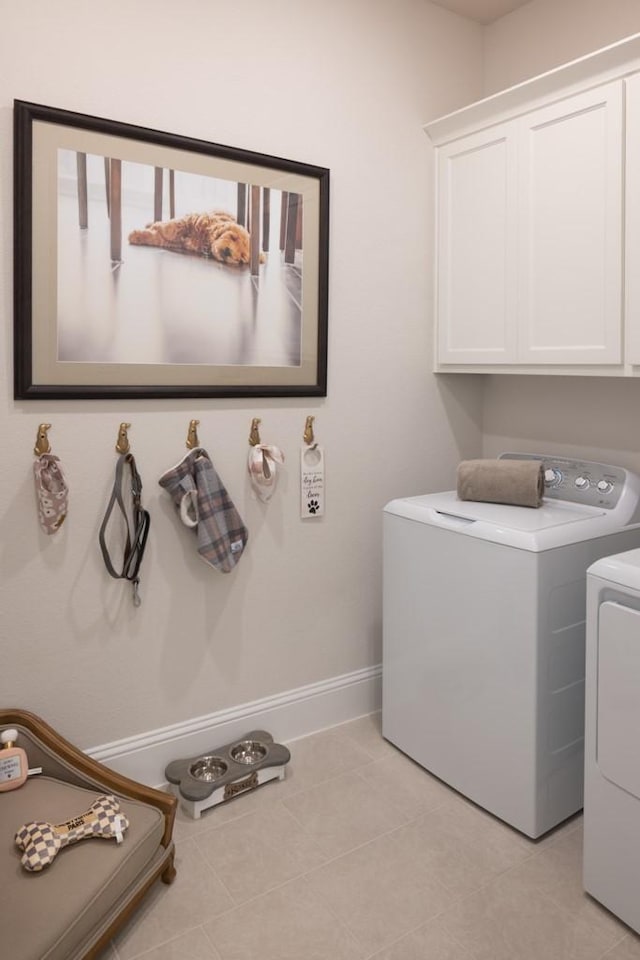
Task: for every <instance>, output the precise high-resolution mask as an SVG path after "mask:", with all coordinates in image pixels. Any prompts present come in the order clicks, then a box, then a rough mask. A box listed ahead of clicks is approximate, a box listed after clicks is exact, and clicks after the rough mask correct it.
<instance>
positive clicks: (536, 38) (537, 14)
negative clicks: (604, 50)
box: [484, 0, 640, 95]
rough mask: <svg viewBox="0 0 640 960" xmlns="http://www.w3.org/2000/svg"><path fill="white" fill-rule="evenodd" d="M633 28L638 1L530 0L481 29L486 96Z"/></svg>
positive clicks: (637, 26) (639, 12) (639, 18)
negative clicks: (484, 29) (483, 46)
mask: <svg viewBox="0 0 640 960" xmlns="http://www.w3.org/2000/svg"><path fill="white" fill-rule="evenodd" d="M638 31H640V4H638V0H530V2H529V3H525V5H524V6H522V7H520V8H519V9H517V10H514V12H513V13H510V14H509V15H508V16H506V17H501V18H500V20H496V21H495V23H493V24H491V26H489V27H487V29H486V31H485V35H484V44H485V66H484V90H485V95H489V94H491V93H495V92H496V91H497V90H503V89H504V88H505V87H510V86H512V85H513V84H514V83H520V82H521V81H522V80H527V79H528V78H529V77H533V76H536V75H537V74H539V73H544V72H545V71H546V70H551V69H553V67H557V66H559V65H560V64H562V63H567V62H568V61H569V60H575V59H576V58H577V57H582V56H585V55H586V54H588V53H591V52H592V51H594V50H597V49H599V48H600V47H606V46H608V44H610V43H615V42H616V41H617V40H621V39H622V38H623V37H627V36H630V35H631V34H632V33H637V32H638Z"/></svg>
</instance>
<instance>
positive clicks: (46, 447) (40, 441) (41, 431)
mask: <svg viewBox="0 0 640 960" xmlns="http://www.w3.org/2000/svg"><path fill="white" fill-rule="evenodd" d="M50 429H51V424H50V423H41V424H40V426H39V427H38V432H37V434H36V445H35V447H34V448H33V452H34V453H35V455H36V457H41V456H42V454H43V453H51V444H50V443H49V437H48V436H47V431H48V430H50Z"/></svg>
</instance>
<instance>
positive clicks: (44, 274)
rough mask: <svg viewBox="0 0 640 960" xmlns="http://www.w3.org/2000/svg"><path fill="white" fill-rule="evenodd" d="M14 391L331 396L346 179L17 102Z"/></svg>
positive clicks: (82, 395) (99, 395)
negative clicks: (334, 190) (336, 190)
mask: <svg viewBox="0 0 640 960" xmlns="http://www.w3.org/2000/svg"><path fill="white" fill-rule="evenodd" d="M14 137H15V140H14V201H15V204H14V239H15V247H14V249H15V253H14V279H15V317H14V373H15V377H14V396H15V398H16V399H20V400H28V399H34V400H57V399H73V398H78V399H103V398H146V397H278V396H292V397H295V396H325V395H326V382H327V301H328V258H329V249H328V245H329V171H328V170H327V169H326V168H324V167H316V166H312V165H309V164H306V163H297V162H295V161H293V160H283V159H280V158H278V157H272V156H267V155H263V154H259V153H253V152H250V151H248V150H241V149H238V148H236V147H227V146H221V145H220V144H217V143H208V142H206V141H202V140H195V139H191V138H187V137H180V136H176V135H174V134H171V133H163V132H161V131H158V130H151V129H147V128H145V127H137V126H132V125H130V124H124V123H118V122H116V121H113V120H105V119H101V118H99V117H92V116H85V115H83V114H79V113H72V112H70V111H68V110H58V109H56V108H54V107H46V106H42V105H38V104H34V103H26V102H24V101H21V100H16V101H14Z"/></svg>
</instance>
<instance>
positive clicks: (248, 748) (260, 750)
mask: <svg viewBox="0 0 640 960" xmlns="http://www.w3.org/2000/svg"><path fill="white" fill-rule="evenodd" d="M267 753H268V748H267V746H266V744H264V743H261V742H260V741H259V740H241V741H240V742H239V743H236V744H234V746H233V747H232V748H231V750H230V751H229V755H230V756H231V759H232V760H235V762H236V763H246V764H247V765H249V764H251V763H258V762H259V761H260V760H264V758H265V757H266V755H267Z"/></svg>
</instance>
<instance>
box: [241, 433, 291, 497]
mask: <svg viewBox="0 0 640 960" xmlns="http://www.w3.org/2000/svg"><path fill="white" fill-rule="evenodd" d="M283 463H284V453H283V452H282V450H281V449H280V447H276V446H275V444H273V443H257V444H256V445H255V446H253V447H249V457H248V459H247V468H248V470H249V479H250V480H251V486H252V487H253V489H254V491H255V493H256V496H257V497H258V498H259V499H260V500H262V502H263V503H267V502H268V501H269V500H270V499H271V497H272V496H273V492H274V490H275V488H276V482H277V479H278V464H283Z"/></svg>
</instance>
